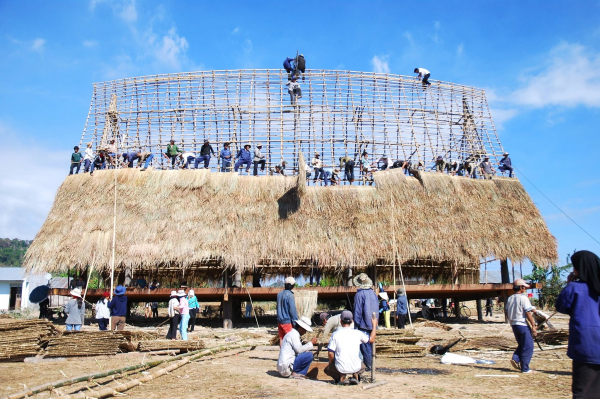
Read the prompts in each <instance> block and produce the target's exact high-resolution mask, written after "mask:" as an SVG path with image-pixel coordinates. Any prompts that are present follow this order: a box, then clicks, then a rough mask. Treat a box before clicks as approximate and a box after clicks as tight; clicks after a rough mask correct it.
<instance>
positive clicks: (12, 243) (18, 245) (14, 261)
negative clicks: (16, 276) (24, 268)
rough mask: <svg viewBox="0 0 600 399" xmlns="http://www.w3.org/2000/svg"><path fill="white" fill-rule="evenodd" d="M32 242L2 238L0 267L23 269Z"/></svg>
mask: <svg viewBox="0 0 600 399" xmlns="http://www.w3.org/2000/svg"><path fill="white" fill-rule="evenodd" d="M29 245H31V240H19V239H17V238H14V239H12V240H11V239H10V238H0V266H2V267H21V264H22V263H23V257H24V256H25V252H26V251H27V248H29Z"/></svg>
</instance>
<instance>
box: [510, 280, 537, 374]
mask: <svg viewBox="0 0 600 399" xmlns="http://www.w3.org/2000/svg"><path fill="white" fill-rule="evenodd" d="M527 288H529V285H527V284H526V283H525V280H523V279H518V280H515V282H514V283H513V289H514V290H515V292H516V293H515V294H514V295H511V296H510V297H509V298H508V300H507V301H506V317H507V319H508V320H509V321H510V325H511V326H512V330H513V333H514V334H515V339H516V340H517V344H518V346H517V349H516V350H515V352H514V353H513V356H512V359H511V361H510V364H511V365H512V366H513V367H514V368H515V369H517V370H521V372H522V373H532V372H533V370H530V369H529V362H530V361H531V358H532V357H533V337H532V335H533V336H534V337H535V336H536V335H537V328H536V325H535V321H534V319H533V316H532V312H533V310H534V308H533V306H531V302H530V301H529V298H527ZM527 320H529V323H530V325H531V331H529V327H528V326H527Z"/></svg>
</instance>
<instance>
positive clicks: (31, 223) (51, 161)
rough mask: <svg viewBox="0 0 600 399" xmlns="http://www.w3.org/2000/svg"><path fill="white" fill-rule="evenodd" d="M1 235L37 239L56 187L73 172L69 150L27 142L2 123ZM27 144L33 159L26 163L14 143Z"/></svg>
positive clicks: (0, 151) (18, 144) (0, 156)
mask: <svg viewBox="0 0 600 399" xmlns="http://www.w3.org/2000/svg"><path fill="white" fill-rule="evenodd" d="M0 136H1V137H3V141H4V142H5V145H4V146H2V147H1V148H0V170H2V172H3V173H1V174H0V237H9V238H20V239H33V238H34V237H35V235H36V234H37V232H38V230H39V229H40V227H41V226H42V224H43V223H44V220H45V219H46V216H47V215H48V212H49V211H50V207H51V206H52V203H53V202H54V197H55V195H56V190H57V189H58V187H59V186H60V184H61V183H62V182H63V181H64V179H65V177H66V176H67V175H68V174H69V159H70V152H69V151H59V152H57V151H48V150H47V149H43V148H41V147H38V146H36V145H35V143H33V144H32V143H23V140H22V139H18V138H17V135H16V134H15V133H14V132H11V131H10V130H9V129H8V128H7V127H6V126H5V125H3V124H1V123H0ZM24 144H25V145H27V144H30V145H29V146H27V155H28V157H30V158H31V159H37V160H42V159H43V162H33V163H31V164H28V165H27V166H26V167H23V165H22V156H21V155H22V154H20V153H15V152H14V151H11V150H10V148H14V146H19V147H21V148H23V146H24Z"/></svg>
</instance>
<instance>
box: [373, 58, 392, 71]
mask: <svg viewBox="0 0 600 399" xmlns="http://www.w3.org/2000/svg"><path fill="white" fill-rule="evenodd" d="M388 58H389V57H388V56H387V55H382V56H380V57H379V56H373V59H372V60H371V64H373V72H377V73H390V66H389V64H388Z"/></svg>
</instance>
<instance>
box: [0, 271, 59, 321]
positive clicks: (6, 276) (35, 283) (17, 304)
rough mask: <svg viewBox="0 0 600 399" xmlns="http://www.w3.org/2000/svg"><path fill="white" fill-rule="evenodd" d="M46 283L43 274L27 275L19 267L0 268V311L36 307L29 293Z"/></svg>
mask: <svg viewBox="0 0 600 399" xmlns="http://www.w3.org/2000/svg"><path fill="white" fill-rule="evenodd" d="M46 284H48V281H47V280H46V277H45V275H44V274H31V275H27V274H26V273H25V269H24V268H21V267H0V311H7V310H18V309H26V308H28V307H37V305H36V304H31V303H29V293H30V292H31V291H33V290H34V289H35V288H36V287H39V286H40V285H46Z"/></svg>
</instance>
